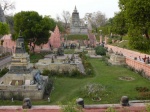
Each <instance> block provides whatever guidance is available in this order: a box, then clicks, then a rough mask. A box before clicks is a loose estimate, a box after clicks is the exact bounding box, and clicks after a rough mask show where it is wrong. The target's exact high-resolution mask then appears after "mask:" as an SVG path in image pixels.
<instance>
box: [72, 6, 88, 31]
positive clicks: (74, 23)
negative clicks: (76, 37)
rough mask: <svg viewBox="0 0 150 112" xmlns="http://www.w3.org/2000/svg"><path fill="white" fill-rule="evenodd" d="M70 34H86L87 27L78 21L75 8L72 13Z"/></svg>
mask: <svg viewBox="0 0 150 112" xmlns="http://www.w3.org/2000/svg"><path fill="white" fill-rule="evenodd" d="M70 33H71V34H87V33H88V30H87V27H86V26H85V24H84V22H82V21H80V17H79V13H78V11H77V9H76V6H75V9H74V11H73V13H72V21H71V24H70Z"/></svg>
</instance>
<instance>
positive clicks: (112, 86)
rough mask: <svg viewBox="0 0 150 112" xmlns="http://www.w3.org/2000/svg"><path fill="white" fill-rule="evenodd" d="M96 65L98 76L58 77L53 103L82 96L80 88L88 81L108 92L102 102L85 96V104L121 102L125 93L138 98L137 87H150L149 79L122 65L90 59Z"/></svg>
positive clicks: (52, 96) (130, 97) (132, 98)
mask: <svg viewBox="0 0 150 112" xmlns="http://www.w3.org/2000/svg"><path fill="white" fill-rule="evenodd" d="M89 61H90V62H91V63H92V66H93V67H94V70H95V72H96V76H95V77H93V78H84V79H72V78H56V79H55V81H54V91H53V92H52V94H51V104H57V103H58V102H62V103H64V104H65V103H66V102H68V101H71V100H72V99H75V98H78V97H82V95H81V94H80V89H81V88H82V87H83V86H84V85H85V84H87V83H100V84H102V85H104V86H105V87H106V90H107V92H106V94H104V95H103V96H101V98H102V100H101V101H100V102H93V101H92V100H91V99H90V98H84V100H85V104H93V103H119V102H120V98H121V96H123V95H127V96H128V97H129V99H130V100H136V97H137V96H138V92H137V91H135V87H139V86H140V87H141V86H142V87H148V88H149V85H150V83H149V81H148V80H147V79H145V78H143V77H141V76H140V75H138V74H136V73H134V72H133V71H130V70H128V69H126V68H124V67H121V66H107V65H106V64H105V62H104V61H101V60H100V59H89ZM119 76H130V77H133V78H135V80H134V81H123V80H119V79H118V77H119Z"/></svg>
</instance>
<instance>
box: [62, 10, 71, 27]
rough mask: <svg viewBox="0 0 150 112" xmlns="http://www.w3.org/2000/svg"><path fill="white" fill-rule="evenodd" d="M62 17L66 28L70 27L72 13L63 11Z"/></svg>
mask: <svg viewBox="0 0 150 112" xmlns="http://www.w3.org/2000/svg"><path fill="white" fill-rule="evenodd" d="M62 18H63V20H62V21H63V22H64V28H65V29H67V28H68V23H69V22H70V13H69V11H63V12H62Z"/></svg>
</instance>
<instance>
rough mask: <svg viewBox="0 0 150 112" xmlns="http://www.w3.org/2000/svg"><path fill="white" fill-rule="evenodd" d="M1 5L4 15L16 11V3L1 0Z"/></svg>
mask: <svg viewBox="0 0 150 112" xmlns="http://www.w3.org/2000/svg"><path fill="white" fill-rule="evenodd" d="M0 4H1V6H2V9H3V11H4V13H6V11H9V10H13V9H15V3H14V2H11V1H10V0H0Z"/></svg>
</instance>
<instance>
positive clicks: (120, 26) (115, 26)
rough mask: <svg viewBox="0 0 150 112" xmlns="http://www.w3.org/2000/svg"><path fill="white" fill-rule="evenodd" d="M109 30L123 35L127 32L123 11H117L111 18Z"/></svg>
mask: <svg viewBox="0 0 150 112" xmlns="http://www.w3.org/2000/svg"><path fill="white" fill-rule="evenodd" d="M111 30H112V31H113V33H115V34H119V35H125V34H127V31H128V28H127V21H126V18H125V15H124V13H122V12H118V13H116V15H115V16H114V17H113V19H112V27H111Z"/></svg>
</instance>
